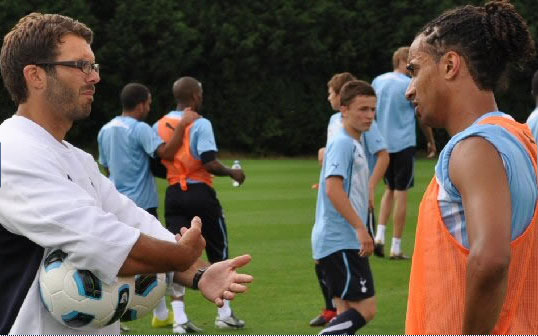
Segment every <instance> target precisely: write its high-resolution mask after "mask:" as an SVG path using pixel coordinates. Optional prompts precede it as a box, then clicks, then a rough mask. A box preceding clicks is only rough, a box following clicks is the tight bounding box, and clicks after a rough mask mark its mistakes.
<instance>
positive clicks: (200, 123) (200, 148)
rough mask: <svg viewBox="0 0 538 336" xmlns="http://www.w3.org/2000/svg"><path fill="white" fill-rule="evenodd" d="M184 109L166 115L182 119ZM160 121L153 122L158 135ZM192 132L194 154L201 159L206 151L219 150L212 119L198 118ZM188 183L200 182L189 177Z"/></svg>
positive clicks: (191, 146)
mask: <svg viewBox="0 0 538 336" xmlns="http://www.w3.org/2000/svg"><path fill="white" fill-rule="evenodd" d="M182 115H183V111H170V112H169V113H168V114H167V115H166V116H167V117H169V118H173V119H181V116H182ZM158 127H159V126H158V122H156V123H155V124H153V130H154V132H155V134H157V136H158V133H159V132H158ZM190 132H191V134H190V144H189V146H190V149H191V153H192V155H193V156H194V157H195V158H196V159H198V160H200V158H201V155H202V154H203V153H205V152H210V151H214V152H218V149H217V143H216V141H215V134H214V133H213V126H212V125H211V121H209V120H207V119H206V118H198V119H196V120H195V121H194V124H193V125H192V128H191V131H190ZM187 182H188V183H199V182H201V181H196V180H192V179H187Z"/></svg>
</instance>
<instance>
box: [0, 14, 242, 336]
mask: <svg viewBox="0 0 538 336" xmlns="http://www.w3.org/2000/svg"><path fill="white" fill-rule="evenodd" d="M92 39H93V33H92V31H91V30H90V29H89V28H88V27H87V26H86V25H84V24H83V23H80V22H78V21H75V20H73V19H71V18H69V17H65V16H61V15H57V14H40V13H32V14H29V15H27V16H25V17H23V18H22V19H21V20H20V21H19V22H18V23H17V24H16V25H15V27H13V29H12V30H11V31H10V32H9V33H8V34H7V35H6V36H5V37H4V43H3V45H2V50H1V52H0V71H1V74H2V79H3V82H4V85H5V86H6V88H7V90H8V91H9V93H10V95H11V98H12V100H13V101H14V102H15V104H17V105H18V109H17V112H16V114H15V115H14V116H13V117H11V118H9V119H7V120H5V121H4V122H3V123H2V124H1V125H0V143H1V144H2V152H1V154H2V172H1V173H2V186H1V188H0V204H2V206H1V207H0V265H9V267H4V269H3V272H1V273H0V302H2V314H0V334H8V333H9V334H71V333H78V332H80V331H77V330H74V329H71V328H69V327H66V326H64V325H62V324H60V323H59V322H57V321H56V320H54V318H53V317H52V315H51V314H49V313H48V312H47V310H46V308H45V306H44V304H43V303H42V302H41V299H40V294H39V282H38V278H37V271H38V269H39V266H40V264H41V262H42V259H43V256H44V255H46V254H47V253H48V252H50V250H51V249H61V250H63V251H64V252H65V253H67V254H68V259H69V261H70V262H71V263H72V264H74V266H75V267H76V268H78V269H87V270H90V271H91V272H93V273H94V274H95V275H96V276H97V277H99V278H100V279H101V280H102V281H104V282H105V283H111V282H113V281H115V279H116V277H117V276H131V275H135V274H143V273H157V272H159V273H160V272H175V273H174V281H175V282H180V283H182V284H183V285H187V286H193V287H198V288H199V289H200V291H201V292H202V294H203V295H204V296H205V297H206V298H207V299H208V300H210V301H213V302H215V304H217V305H218V306H221V305H223V301H224V300H230V299H233V298H234V296H235V294H236V293H239V292H244V291H245V290H246V286H245V285H244V283H247V282H250V281H252V277H251V276H249V275H245V274H237V273H236V272H235V271H234V270H235V269H236V268H238V267H241V266H243V265H246V264H247V263H248V262H249V261H250V256H248V255H244V256H241V257H238V258H235V259H232V260H227V261H225V262H222V263H216V264H213V265H211V266H210V267H209V268H207V269H206V270H199V271H197V268H198V267H199V266H200V265H202V264H203V262H202V261H201V260H200V259H199V257H200V256H201V254H202V251H203V248H204V246H205V241H204V239H203V237H202V236H201V229H202V223H201V221H200V220H199V218H196V219H194V220H193V222H192V225H191V228H190V229H188V230H183V231H182V232H181V233H182V235H181V236H179V235H178V236H174V235H173V234H171V233H170V232H169V231H168V230H166V229H165V228H163V227H162V225H161V224H160V223H159V221H158V220H157V219H156V218H155V217H153V216H152V215H150V214H149V213H147V212H146V211H144V210H143V209H141V208H139V207H137V206H136V205H135V203H134V202H132V201H131V200H130V199H129V198H127V197H125V196H123V195H122V194H120V193H119V192H118V191H117V190H116V189H115V188H114V185H113V184H112V182H111V181H110V180H108V179H107V178H106V177H104V176H103V175H102V174H100V172H99V170H98V168H97V164H96V163H95V161H94V160H93V158H92V157H91V156H90V155H89V154H87V153H85V152H84V151H82V150H80V149H78V148H76V147H74V146H72V145H71V144H69V143H68V142H66V141H64V138H65V136H66V134H67V132H68V131H69V129H70V128H71V126H72V125H73V122H74V121H76V120H80V119H83V118H86V117H87V116H88V115H89V114H90V112H91V104H92V102H93V95H94V93H95V85H96V84H97V83H98V82H99V81H100V76H99V73H98V69H99V67H98V66H97V65H95V56H94V54H93V51H92V49H91V47H90V44H91V42H92ZM60 62H61V63H60ZM195 274H196V276H195ZM195 280H196V281H195ZM119 331H120V330H119V323H118V322H116V323H114V324H112V325H110V326H107V327H105V328H102V329H98V330H85V332H86V333H105V334H118V333H119Z"/></svg>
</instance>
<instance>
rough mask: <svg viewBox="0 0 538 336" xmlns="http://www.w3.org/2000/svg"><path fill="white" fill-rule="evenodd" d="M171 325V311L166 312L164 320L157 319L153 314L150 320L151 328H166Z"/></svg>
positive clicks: (172, 317)
mask: <svg viewBox="0 0 538 336" xmlns="http://www.w3.org/2000/svg"><path fill="white" fill-rule="evenodd" d="M171 325H174V312H173V311H169V312H168V318H167V319H166V320H159V319H158V318H157V316H155V315H153V319H152V320H151V326H152V327H153V328H166V327H170V326H171Z"/></svg>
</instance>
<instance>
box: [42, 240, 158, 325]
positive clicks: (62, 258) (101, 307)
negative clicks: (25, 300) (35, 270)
mask: <svg viewBox="0 0 538 336" xmlns="http://www.w3.org/2000/svg"><path fill="white" fill-rule="evenodd" d="M39 272H40V274H39V289H40V293H41V299H42V301H43V304H44V305H45V307H46V308H47V310H48V311H49V312H50V313H51V314H52V316H53V317H54V318H55V319H56V320H57V321H59V322H60V323H62V324H64V325H66V326H68V327H71V328H76V329H98V328H102V327H105V326H107V325H110V324H112V323H114V322H116V321H118V320H119V319H120V318H121V317H122V316H123V315H124V314H125V313H126V312H128V316H129V319H128V320H133V319H136V318H140V317H142V316H143V315H144V314H146V313H148V312H150V311H151V310H152V309H153V308H154V307H155V306H156V305H157V303H158V302H159V300H160V298H162V296H163V295H164V293H165V291H166V287H167V283H166V277H165V275H164V274H155V275H148V276H137V277H139V278H141V279H144V278H148V279H153V278H155V279H162V281H160V282H159V281H158V280H156V281H150V280H146V281H138V284H137V281H136V278H137V277H119V278H118V280H117V281H116V282H114V283H112V284H109V285H107V284H105V283H104V282H102V281H101V280H100V279H99V278H97V277H96V276H95V275H94V274H93V273H91V272H90V271H88V270H77V269H76V268H74V267H73V265H72V264H71V263H70V262H69V261H68V260H67V254H66V253H64V252H62V251H61V250H54V251H52V252H51V253H50V254H48V255H47V257H46V258H44V260H43V263H42V264H41V267H40V270H39ZM137 286H138V288H137ZM138 293H142V295H139V294H138ZM157 297H158V298H157ZM135 298H136V300H135ZM133 303H134V304H135V305H134V306H132V305H133Z"/></svg>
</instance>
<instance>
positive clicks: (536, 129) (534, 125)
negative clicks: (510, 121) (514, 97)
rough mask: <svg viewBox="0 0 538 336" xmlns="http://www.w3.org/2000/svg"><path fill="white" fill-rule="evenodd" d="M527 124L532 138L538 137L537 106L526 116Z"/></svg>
mask: <svg viewBox="0 0 538 336" xmlns="http://www.w3.org/2000/svg"><path fill="white" fill-rule="evenodd" d="M527 125H529V128H530V129H531V132H532V135H534V140H536V139H538V107H536V108H535V109H534V111H532V113H531V114H530V115H529V118H527Z"/></svg>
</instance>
